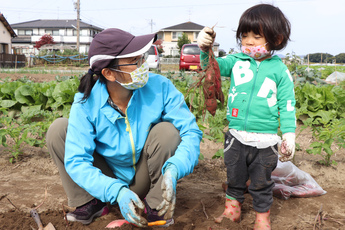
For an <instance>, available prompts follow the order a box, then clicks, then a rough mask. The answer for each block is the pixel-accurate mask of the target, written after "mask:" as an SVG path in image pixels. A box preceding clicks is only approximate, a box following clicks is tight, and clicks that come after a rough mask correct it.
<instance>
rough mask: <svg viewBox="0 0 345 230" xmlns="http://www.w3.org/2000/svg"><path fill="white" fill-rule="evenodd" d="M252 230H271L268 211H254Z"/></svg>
mask: <svg viewBox="0 0 345 230" xmlns="http://www.w3.org/2000/svg"><path fill="white" fill-rule="evenodd" d="M254 230H271V221H270V211H269V210H268V211H267V212H264V213H259V212H257V213H256V219H255V224H254Z"/></svg>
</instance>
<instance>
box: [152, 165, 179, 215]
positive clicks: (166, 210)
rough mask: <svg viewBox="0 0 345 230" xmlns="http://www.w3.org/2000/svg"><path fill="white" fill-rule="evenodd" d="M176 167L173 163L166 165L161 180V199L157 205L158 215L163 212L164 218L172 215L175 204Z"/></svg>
mask: <svg viewBox="0 0 345 230" xmlns="http://www.w3.org/2000/svg"><path fill="white" fill-rule="evenodd" d="M176 180H177V168H176V166H175V165H173V164H169V165H168V166H167V167H166V170H165V173H164V175H163V180H162V185H161V187H162V190H163V194H162V196H163V201H162V203H160V204H159V205H158V206H157V210H158V211H159V212H158V216H162V215H164V214H165V216H164V219H171V218H172V217H173V215H174V211H175V204H176V183H177V182H176Z"/></svg>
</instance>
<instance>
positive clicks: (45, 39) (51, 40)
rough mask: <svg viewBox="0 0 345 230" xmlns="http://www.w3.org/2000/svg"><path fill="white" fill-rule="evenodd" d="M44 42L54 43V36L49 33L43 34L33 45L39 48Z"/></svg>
mask: <svg viewBox="0 0 345 230" xmlns="http://www.w3.org/2000/svg"><path fill="white" fill-rule="evenodd" d="M45 44H55V42H54V38H53V37H52V36H51V35H50V34H45V35H43V36H42V37H41V38H40V40H38V41H37V42H36V45H35V46H34V47H35V48H36V49H38V50H39V49H40V48H41V46H43V45H45Z"/></svg>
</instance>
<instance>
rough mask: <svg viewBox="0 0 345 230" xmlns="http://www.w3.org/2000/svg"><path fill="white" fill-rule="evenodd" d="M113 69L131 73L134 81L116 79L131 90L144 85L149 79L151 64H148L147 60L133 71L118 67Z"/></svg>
mask: <svg viewBox="0 0 345 230" xmlns="http://www.w3.org/2000/svg"><path fill="white" fill-rule="evenodd" d="M113 70H114V71H117V72H121V73H128V74H129V75H131V78H132V82H129V83H121V82H119V81H117V80H115V81H116V82H117V83H119V84H120V85H122V87H124V88H126V89H129V90H135V89H139V88H141V87H144V86H145V85H146V83H147V81H148V80H149V65H148V64H147V62H146V61H145V62H144V63H143V64H142V65H141V66H140V67H139V68H137V69H136V70H134V71H133V72H125V71H121V70H118V69H113Z"/></svg>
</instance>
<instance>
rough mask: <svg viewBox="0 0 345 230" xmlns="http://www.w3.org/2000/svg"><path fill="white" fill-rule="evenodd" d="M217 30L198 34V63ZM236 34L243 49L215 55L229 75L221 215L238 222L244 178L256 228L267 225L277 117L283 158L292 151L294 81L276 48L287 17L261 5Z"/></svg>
mask: <svg viewBox="0 0 345 230" xmlns="http://www.w3.org/2000/svg"><path fill="white" fill-rule="evenodd" d="M215 36H216V33H215V32H214V31H213V29H211V28H208V27H205V28H204V29H203V30H202V31H201V32H200V34H199V36H198V45H199V47H200V49H201V51H202V52H201V56H200V59H201V60H202V65H203V66H206V65H207V63H208V50H209V48H210V47H211V46H212V44H213V42H214V38H215ZM236 39H237V42H238V43H239V45H240V46H241V50H242V53H237V54H233V55H228V56H226V57H225V58H218V59H217V62H218V64H219V68H220V72H221V76H225V77H230V78H231V85H230V90H229V95H228V105H227V106H228V107H227V119H228V120H229V131H228V132H227V133H226V135H225V143H224V162H225V165H226V167H227V183H228V187H227V190H226V202H225V210H224V212H223V214H222V215H221V216H219V217H218V218H216V220H215V221H216V222H221V221H222V219H223V218H228V219H230V220H232V221H239V220H240V216H241V204H242V203H243V202H244V192H245V190H246V187H247V186H246V181H247V180H248V179H249V178H250V179H251V183H250V185H249V187H248V192H249V193H250V194H251V196H252V197H253V207H254V210H255V211H256V220H255V224H254V229H271V223H270V207H271V205H272V203H273V194H272V188H273V187H274V182H273V180H272V179H271V173H272V171H273V170H274V169H275V167H276V166H277V161H278V143H279V142H280V141H281V139H280V137H279V136H278V135H277V132H278V127H279V122H280V129H281V131H282V133H283V136H282V137H283V141H282V144H281V154H282V156H281V157H280V160H281V161H288V160H291V159H292V158H293V156H294V152H295V129H296V118H295V96H294V83H293V79H292V77H291V75H290V72H289V70H288V68H287V67H286V65H284V64H283V62H282V60H281V59H280V58H279V57H278V56H273V53H274V51H276V50H281V49H284V48H285V47H286V45H287V42H288V40H290V22H289V21H288V20H287V18H286V17H285V16H284V14H283V13H282V12H281V11H280V9H279V8H277V7H274V6H272V5H269V4H259V5H256V6H253V7H251V8H249V9H247V10H246V11H245V12H244V13H243V14H242V16H241V18H240V21H239V25H238V28H237V32H236Z"/></svg>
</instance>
